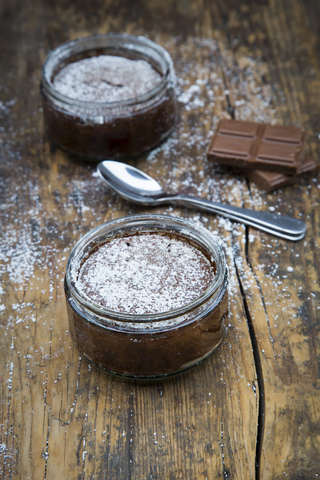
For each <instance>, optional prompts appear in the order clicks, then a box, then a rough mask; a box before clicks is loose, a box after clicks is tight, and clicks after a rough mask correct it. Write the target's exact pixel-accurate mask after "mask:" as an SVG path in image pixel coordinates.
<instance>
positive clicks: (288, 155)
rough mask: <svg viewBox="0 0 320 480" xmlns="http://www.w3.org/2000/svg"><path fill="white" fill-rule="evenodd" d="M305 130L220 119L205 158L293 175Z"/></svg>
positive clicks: (302, 149) (302, 155)
mask: <svg viewBox="0 0 320 480" xmlns="http://www.w3.org/2000/svg"><path fill="white" fill-rule="evenodd" d="M305 142H306V131H305V130H303V129H301V128H296V127H286V126H281V125H269V124H259V123H254V122H243V121H238V120H226V119H224V120H220V122H219V124H218V127H217V130H216V132H215V134H214V136H213V138H212V140H211V143H210V145H209V147H208V150H207V157H208V159H209V160H212V161H214V162H219V163H222V164H224V165H231V166H233V167H237V168H246V169H250V170H251V169H256V170H264V171H269V172H279V173H283V174H288V175H295V174H297V172H298V168H299V166H300V164H301V163H302V160H303V158H304V155H305Z"/></svg>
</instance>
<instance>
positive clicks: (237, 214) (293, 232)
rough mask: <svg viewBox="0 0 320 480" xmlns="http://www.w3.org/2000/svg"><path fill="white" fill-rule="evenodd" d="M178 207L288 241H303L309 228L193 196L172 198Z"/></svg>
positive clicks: (285, 217) (297, 222)
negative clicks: (216, 216) (211, 215)
mask: <svg viewBox="0 0 320 480" xmlns="http://www.w3.org/2000/svg"><path fill="white" fill-rule="evenodd" d="M171 200H172V201H173V202H174V203H175V204H176V205H181V206H184V207H194V208H197V209H200V210H205V211H209V212H213V213H217V214H219V215H222V216H223V217H226V218H230V219H231V220H235V221H238V222H240V223H244V224H245V225H250V226H251V227H255V228H258V229H259V230H263V231H265V232H268V233H271V234H272V235H276V236H278V237H281V238H285V239H287V240H293V241H297V240H301V239H302V238H303V237H304V236H305V233H306V229H307V226H306V224H305V223H304V222H303V221H302V220H298V219H296V218H293V217H287V216H284V215H277V214H275V213H268V212H260V211H256V210H249V209H247V208H239V207H234V206H232V205H228V204H223V203H219V202H211V201H209V200H205V199H203V198H198V197H193V196H191V195H177V196H174V197H172V198H171Z"/></svg>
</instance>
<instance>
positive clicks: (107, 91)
mask: <svg viewBox="0 0 320 480" xmlns="http://www.w3.org/2000/svg"><path fill="white" fill-rule="evenodd" d="M161 78H162V77H161V75H160V74H159V73H158V72H156V71H155V70H154V69H153V68H152V66H151V65H150V64H149V63H148V62H146V61H145V60H129V59H128V58H124V57H118V56H111V55H99V56H97V57H89V58H84V59H82V60H79V61H77V62H74V63H70V64H69V65H67V66H66V67H64V68H62V70H60V72H59V73H58V74H57V75H56V76H55V77H54V79H53V85H54V87H55V89H56V90H57V91H58V92H60V93H62V94H63V95H65V96H67V97H69V98H74V99H77V100H82V101H86V102H99V103H104V102H106V103H108V102H118V101H123V100H129V99H131V98H135V97H137V96H138V95H143V94H144V93H147V92H148V91H150V90H152V89H153V88H154V87H156V86H157V85H158V84H159V83H160V81H161Z"/></svg>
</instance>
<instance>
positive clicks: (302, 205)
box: [230, 1, 320, 479]
mask: <svg viewBox="0 0 320 480" xmlns="http://www.w3.org/2000/svg"><path fill="white" fill-rule="evenodd" d="M246 29H247V35H248V38H249V35H251V36H252V39H253V40H254V44H253V46H252V49H253V52H254V54H253V55H252V53H253V52H252V53H251V55H252V56H253V58H255V59H256V58H260V62H261V64H262V67H263V69H264V70H265V75H264V77H265V78H264V85H263V86H259V81H258V80H257V78H258V75H259V72H258V70H256V71H250V70H251V65H250V61H251V59H248V72H247V73H246V75H245V76H243V75H242V74H241V69H240V75H239V65H240V64H241V63H240V62H243V53H244V52H245V51H247V52H248V49H247V47H245V48H243V47H242V46H240V47H239V49H237V51H236V54H235V62H234V64H233V66H232V65H231V67H230V68H231V75H230V77H231V81H230V90H231V92H232V94H231V97H232V98H231V101H232V103H233V105H236V104H237V103H238V105H239V106H238V108H237V106H236V107H235V115H236V118H240V119H248V120H249V119H250V120H254V119H255V117H254V116H255V114H256V111H255V110H254V109H252V108H250V97H252V95H253V94H254V91H255V90H256V92H257V93H258V97H259V98H258V101H257V102H255V103H256V104H259V103H260V104H261V102H262V101H265V100H267V105H266V106H267V107H268V110H266V111H262V112H261V113H263V117H262V118H261V121H270V120H271V121H273V122H276V123H283V124H289V125H290V124H294V125H302V126H304V127H305V128H307V129H308V133H309V135H310V137H309V145H308V149H309V151H310V152H312V153H313V155H314V156H315V157H316V158H317V157H318V154H319V146H318V142H317V140H316V139H317V137H318V124H319V96H318V95H316V94H315V92H316V90H317V91H318V90H319V80H320V77H319V65H318V61H317V59H316V57H315V55H314V52H313V50H312V41H311V38H310V35H309V32H308V30H307V27H306V23H305V19H304V15H303V10H302V8H301V4H300V2H297V1H296V2H290V3H289V2H280V3H279V2H271V3H270V8H263V9H261V10H260V11H259V12H257V13H256V17H255V22H253V23H251V24H250V25H245V23H243V30H246ZM248 53H249V52H248ZM251 58H252V57H251ZM262 59H264V60H265V62H266V63H264V61H263V60H262ZM232 69H233V70H236V72H237V73H238V75H235V74H233V72H232ZM232 79H233V80H232ZM268 82H270V83H269V85H268ZM271 85H272V87H271ZM257 87H260V89H258V88H257ZM266 87H268V88H267V89H266ZM263 88H264V91H263ZM268 92H269V94H268ZM239 97H240V98H239ZM241 97H242V98H243V99H244V100H245V103H243V104H242V102H241ZM239 100H240V102H239ZM248 103H249V107H248ZM255 106H256V105H255ZM239 107H240V108H239ZM315 180H316V179H315ZM317 183H318V182H317V181H315V182H314V181H313V179H311V181H308V180H306V181H305V182H302V183H301V184H300V185H299V186H294V187H291V188H288V189H285V191H280V192H278V193H277V192H274V193H272V194H269V195H263V194H262V195H261V193H260V192H259V191H257V190H256V188H255V186H254V185H252V186H251V195H252V200H253V206H255V208H257V209H262V210H267V209H268V208H271V209H274V210H275V211H278V212H280V213H284V214H290V215H295V216H300V215H301V216H302V218H304V219H305V220H306V222H307V224H308V233H307V237H306V240H305V241H302V242H299V243H297V244H292V243H288V242H281V241H279V240H277V239H274V238H272V237H268V236H266V235H263V234H258V235H257V234H256V232H254V231H253V232H254V237H252V240H253V241H252V242H249V243H248V244H247V249H244V248H243V249H242V254H241V257H242V258H241V261H240V262H238V261H237V262H236V263H237V269H238V273H239V277H240V280H241V284H242V285H243V291H244V293H245V298H246V305H247V309H248V315H249V323H251V325H252V331H253V334H254V335H255V337H256V340H257V352H258V355H257V356H256V361H257V363H258V364H260V365H261V378H260V380H262V381H263V388H262V385H261V381H260V382H259V385H260V394H262V395H263V398H262V400H263V402H262V404H261V409H262V412H263V417H262V419H263V422H262V424H260V425H259V431H258V443H259V449H261V457H260V462H259V469H258V473H259V478H261V479H269V478H272V479H278V478H284V477H289V478H298V477H299V476H300V477H304V478H312V477H313V476H317V475H319V468H320V461H319V452H320V444H319V441H320V437H319V430H318V428H317V425H318V424H319V414H318V412H319V394H318V390H319V381H318V365H317V359H318V357H319V344H318V342H317V341H315V339H316V338H317V335H318V319H319V310H318V305H319V301H317V299H318V297H319V292H318V275H319V273H318V272H319V270H318V265H319V262H318V256H317V254H316V250H317V247H316V242H317V240H315V239H316V238H317V235H318V233H319V230H318V216H317V213H316V212H317V208H318V204H319V189H318V188H317ZM252 200H250V201H248V200H247V201H246V202H245V205H246V206H248V207H251V208H252ZM251 231H252V229H250V233H249V235H250V234H251ZM314 240H315V241H314ZM307 259H308V260H307ZM257 352H256V353H257Z"/></svg>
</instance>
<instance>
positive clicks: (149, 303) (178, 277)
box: [76, 234, 215, 314]
mask: <svg viewBox="0 0 320 480" xmlns="http://www.w3.org/2000/svg"><path fill="white" fill-rule="evenodd" d="M214 274H215V271H214V265H213V264H212V263H211V262H210V261H209V260H208V259H207V258H206V257H205V255H204V254H203V253H202V252H201V251H200V250H198V249H197V248H195V247H193V246H192V245H190V244H188V243H187V242H186V241H182V240H180V239H178V238H175V237H172V236H169V235H168V236H166V235H159V234H146V235H136V236H130V237H124V238H116V239H113V240H111V241H109V242H107V243H105V244H103V245H101V246H100V247H99V248H98V250H97V251H96V252H94V253H93V254H92V255H90V256H89V258H88V259H87V260H86V261H85V262H84V264H83V265H82V267H81V268H80V271H79V274H78V279H77V281H76V286H77V288H78V290H79V291H80V292H82V293H83V294H84V295H85V296H87V297H88V298H90V299H91V300H93V301H94V302H96V303H98V304H100V305H103V306H104V307H107V308H109V309H111V310H114V311H118V312H124V313H134V314H146V313H148V314H150V313H161V312H167V311H170V310H173V309H176V308H179V307H182V306H184V305H186V304H188V303H190V302H191V301H193V300H195V299H196V298H198V297H200V296H201V295H202V293H204V291H205V290H206V289H207V288H208V286H209V285H210V283H211V282H212V280H213V277H214Z"/></svg>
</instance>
